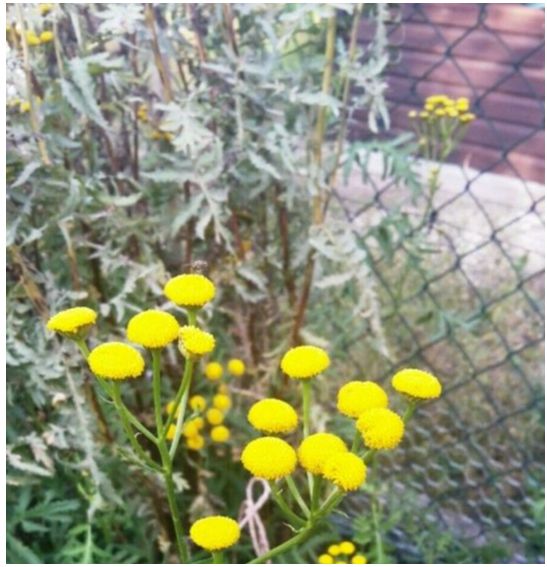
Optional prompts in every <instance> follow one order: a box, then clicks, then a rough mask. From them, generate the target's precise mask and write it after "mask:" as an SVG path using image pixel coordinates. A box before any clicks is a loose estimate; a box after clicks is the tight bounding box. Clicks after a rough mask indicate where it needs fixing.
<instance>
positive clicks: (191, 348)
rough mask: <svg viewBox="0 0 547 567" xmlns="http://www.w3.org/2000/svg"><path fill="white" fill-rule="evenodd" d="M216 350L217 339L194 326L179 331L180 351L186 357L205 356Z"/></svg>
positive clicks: (187, 326) (186, 326)
mask: <svg viewBox="0 0 547 567" xmlns="http://www.w3.org/2000/svg"><path fill="white" fill-rule="evenodd" d="M214 348H215V337H213V335H211V333H207V332H206V331H202V330H201V329H199V328H198V327H194V326H193V325H185V326H184V327H181V328H180V330H179V350H180V351H181V353H182V354H183V355H184V356H188V355H190V356H203V355H204V354H208V353H210V352H211V351H212V350H213V349H214Z"/></svg>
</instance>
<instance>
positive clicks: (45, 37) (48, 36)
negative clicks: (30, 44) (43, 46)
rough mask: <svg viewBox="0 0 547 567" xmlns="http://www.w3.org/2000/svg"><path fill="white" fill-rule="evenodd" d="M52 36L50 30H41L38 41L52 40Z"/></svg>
mask: <svg viewBox="0 0 547 567" xmlns="http://www.w3.org/2000/svg"><path fill="white" fill-rule="evenodd" d="M54 37H55V36H54V35H53V32H52V31H48V30H46V31H43V32H42V33H41V34H40V43H49V42H50V41H53V38H54Z"/></svg>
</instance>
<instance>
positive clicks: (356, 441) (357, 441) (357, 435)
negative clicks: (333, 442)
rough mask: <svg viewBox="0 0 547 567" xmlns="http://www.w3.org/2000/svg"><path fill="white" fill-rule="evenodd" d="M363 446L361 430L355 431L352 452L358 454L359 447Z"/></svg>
mask: <svg viewBox="0 0 547 567" xmlns="http://www.w3.org/2000/svg"><path fill="white" fill-rule="evenodd" d="M360 444H361V434H360V433H359V430H358V429H357V428H356V429H355V435H354V436H353V443H352V444H351V452H352V453H357V449H359V445H360Z"/></svg>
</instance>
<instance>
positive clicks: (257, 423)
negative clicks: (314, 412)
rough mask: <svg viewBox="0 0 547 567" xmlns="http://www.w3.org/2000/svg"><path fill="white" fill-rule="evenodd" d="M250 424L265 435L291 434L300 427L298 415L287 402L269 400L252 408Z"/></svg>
mask: <svg viewBox="0 0 547 567" xmlns="http://www.w3.org/2000/svg"><path fill="white" fill-rule="evenodd" d="M247 419H248V420H249V423H250V424H251V425H252V426H253V427H254V428H255V429H258V431H262V432H263V433H291V431H294V430H295V429H296V427H297V426H298V415H297V414H296V411H295V410H294V408H293V407H292V406H291V405H289V404H288V403H287V402H283V401H282V400H276V399H274V398H267V399H265V400H260V401H259V402H256V403H255V404H253V405H252V406H251V409H250V410H249V414H248V415H247Z"/></svg>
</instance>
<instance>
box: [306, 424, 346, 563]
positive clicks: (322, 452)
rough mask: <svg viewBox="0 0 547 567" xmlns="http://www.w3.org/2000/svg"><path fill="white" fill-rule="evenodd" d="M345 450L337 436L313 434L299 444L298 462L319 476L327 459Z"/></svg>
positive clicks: (343, 444) (342, 442)
mask: <svg viewBox="0 0 547 567" xmlns="http://www.w3.org/2000/svg"><path fill="white" fill-rule="evenodd" d="M347 450H348V448H347V447H346V444H345V443H344V441H343V440H342V439H340V437H338V436H337V435H333V434H332V433H314V434H313V435H309V436H308V437H306V438H305V439H304V440H303V441H302V443H300V447H298V461H299V462H300V464H301V465H302V467H303V468H304V469H306V470H307V471H309V472H311V473H313V474H321V473H322V472H323V467H324V466H325V462H326V461H327V460H328V459H329V457H331V456H332V455H334V454H337V453H345V452H347ZM331 555H332V553H331Z"/></svg>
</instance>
